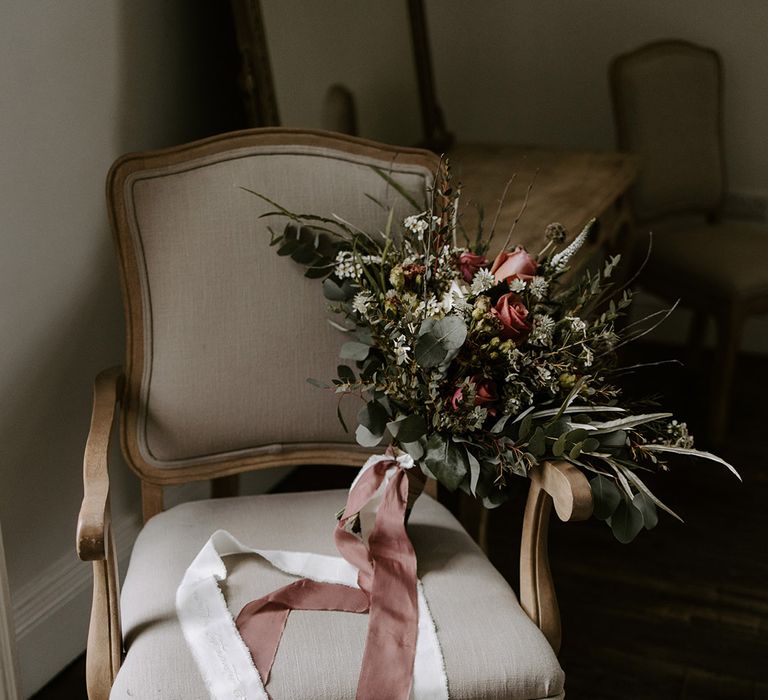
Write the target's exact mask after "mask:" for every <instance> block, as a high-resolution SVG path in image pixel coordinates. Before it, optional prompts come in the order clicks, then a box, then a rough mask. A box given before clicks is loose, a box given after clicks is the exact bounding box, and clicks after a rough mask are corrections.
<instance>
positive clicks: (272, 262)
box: [77, 128, 592, 700]
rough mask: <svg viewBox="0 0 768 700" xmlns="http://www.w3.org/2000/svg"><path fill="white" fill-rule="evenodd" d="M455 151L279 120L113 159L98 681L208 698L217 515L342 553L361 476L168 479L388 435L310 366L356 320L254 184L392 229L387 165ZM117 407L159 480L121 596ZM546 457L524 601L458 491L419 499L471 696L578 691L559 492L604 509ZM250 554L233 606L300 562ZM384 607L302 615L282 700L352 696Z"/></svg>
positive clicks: (535, 476)
mask: <svg viewBox="0 0 768 700" xmlns="http://www.w3.org/2000/svg"><path fill="white" fill-rule="evenodd" d="M439 163H440V161H439V158H438V157H437V156H436V155H435V154H432V153H429V152H427V151H423V150H418V149H408V148H401V147H393V146H387V145H384V144H377V143H373V142H370V141H365V140H362V139H354V138H351V137H347V136H343V135H340V134H330V133H324V132H317V131H306V130H293V129H280V128H275V129H254V130H248V131H242V132H235V133H231V134H221V135H218V136H214V137H211V138H209V139H205V140H203V141H199V142H196V143H192V144H185V145H181V146H177V147H174V148H170V149H167V150H164V151H155V152H145V153H136V154H128V155H126V156H123V157H122V158H120V159H119V160H118V161H117V162H116V163H115V165H114V166H113V167H112V169H111V171H110V174H109V177H108V181H107V198H108V205H109V214H110V220H111V223H112V228H113V231H114V234H115V241H116V246H117V253H118V260H119V264H120V271H121V279H122V283H123V292H124V302H125V312H126V335H127V353H126V355H127V356H126V362H125V366H124V367H114V368H110V369H108V370H105V371H103V372H101V373H100V374H99V375H98V377H97V378H96V382H95V385H94V410H93V414H92V421H91V428H90V431H89V435H88V439H87V442H86V449H85V457H84V468H83V480H84V497H83V503H82V506H81V510H80V516H79V519H78V535H77V546H78V554H79V556H80V557H81V558H82V559H84V560H89V561H92V563H93V573H94V588H93V591H94V593H93V605H92V614H91V624H90V629H89V638H88V653H87V658H86V683H87V687H88V696H89V698H90V699H91V700H106V699H107V698H108V697H110V696H111V697H114V698H123V699H126V698H140V699H141V700H146V699H149V698H162V699H163V700H177V699H178V700H181V699H184V700H189V699H195V698H204V697H205V689H204V688H203V687H202V685H201V680H200V678H199V675H198V673H197V671H196V669H195V666H194V664H193V662H192V657H191V655H190V652H189V650H188V648H187V645H186V643H185V642H184V639H183V638H182V635H181V633H180V628H179V625H178V622H177V618H176V612H175V608H174V596H175V591H176V589H177V587H178V585H179V583H180V581H181V577H182V574H183V573H184V571H185V570H186V568H187V567H188V566H189V564H190V563H191V562H192V560H193V559H194V557H195V556H196V554H197V552H198V551H199V550H200V548H201V547H202V546H203V544H204V543H205V542H206V541H207V539H208V538H209V537H210V536H211V534H213V532H214V531H216V530H218V529H227V530H229V531H230V532H232V534H234V535H235V536H236V537H237V538H239V539H240V540H241V541H242V542H243V543H244V544H246V545H248V546H251V547H255V548H264V549H275V548H284V549H291V550H304V551H312V552H319V553H333V552H334V546H333V537H332V532H333V527H334V524H335V521H334V518H333V514H334V513H335V512H336V511H337V510H338V509H339V508H340V507H341V506H342V505H343V504H344V500H345V499H344V494H343V493H341V492H333V493H327V492H326V493H317V494H307V493H300V494H286V495H279V496H278V495H272V496H257V497H243V498H241V499H226V500H220V499H217V500H211V501H200V502H195V503H188V504H184V505H181V506H177V507H175V508H173V509H171V510H169V511H167V512H162V511H163V490H164V489H165V488H166V487H167V486H171V485H175V484H183V483H187V482H189V481H195V480H203V479H206V480H211V481H212V493H213V494H214V495H236V492H237V489H236V488H233V485H234V483H235V479H231V478H229V477H231V476H236V475H237V474H239V473H241V472H244V471H247V470H252V469H266V468H272V467H281V466H298V465H318V468H320V465H324V464H326V465H344V466H351V467H359V466H360V465H361V464H362V463H363V462H364V461H365V458H366V456H367V455H366V454H365V452H364V451H363V452H361V449H360V448H358V447H357V446H356V445H355V444H354V441H353V440H351V439H350V436H349V435H346V434H344V433H343V432H342V431H341V430H340V428H339V426H338V423H337V420H336V415H335V408H336V400H337V397H336V396H334V394H333V392H331V391H321V390H319V389H317V388H315V387H313V386H311V385H309V384H307V382H306V379H307V378H308V377H314V378H317V379H321V380H325V381H328V380H330V379H332V378H333V377H334V376H336V366H337V364H338V362H339V360H338V352H339V347H340V344H341V342H343V340H344V337H343V336H342V335H341V334H340V333H339V332H337V331H335V330H333V329H332V328H331V327H330V326H329V325H328V323H327V320H326V319H327V313H326V303H325V300H324V299H323V296H322V294H321V290H320V283H319V282H318V281H316V280H307V279H305V278H304V277H303V276H302V270H301V269H300V268H299V266H298V265H297V264H296V263H294V262H293V261H292V260H290V259H289V258H284V257H279V256H277V255H276V254H275V252H276V251H275V250H274V248H270V247H269V245H268V241H269V232H268V230H267V225H268V224H269V223H272V224H273V225H274V226H275V227H276V229H277V230H281V228H282V226H284V224H285V221H284V220H282V221H280V220H274V219H264V218H260V217H261V215H262V214H264V213H265V212H267V211H268V210H269V209H271V208H273V207H272V206H271V205H269V204H267V203H265V202H263V201H260V200H259V199H258V198H257V197H254V196H253V195H251V194H248V193H247V192H245V191H244V190H243V189H242V188H243V187H247V188H250V189H253V190H255V191H258V192H261V193H262V194H263V195H265V196H267V197H270V198H272V199H274V200H275V201H276V202H279V203H280V204H281V205H283V206H286V207H288V208H290V209H294V210H295V211H297V212H298V213H319V214H322V215H325V216H331V215H334V214H337V215H339V216H341V217H343V218H344V219H345V220H347V221H349V222H350V223H351V225H353V226H359V227H360V228H362V229H364V230H366V231H373V232H375V231H376V229H377V227H381V226H383V225H384V222H385V220H386V214H387V212H386V210H382V209H381V208H380V205H379V204H378V203H377V202H376V201H374V200H378V201H380V202H382V203H384V204H385V205H386V204H387V203H390V202H393V203H395V204H396V212H395V217H396V218H397V219H401V218H402V217H403V216H405V215H406V214H408V213H410V212H411V211H412V208H411V207H410V206H409V205H407V204H406V203H405V202H404V200H403V199H402V198H400V197H399V196H396V195H395V193H394V191H393V190H394V189H395V188H393V186H392V185H391V184H389V183H388V182H387V181H386V180H384V179H383V178H381V177H379V176H378V175H377V174H376V173H375V172H374V170H373V169H372V168H371V165H374V164H375V165H376V166H378V167H379V168H381V169H382V170H386V171H387V172H388V173H389V174H390V175H391V177H392V178H393V179H394V181H395V182H397V183H398V186H399V187H400V188H402V189H404V190H406V191H407V192H409V193H410V194H411V195H412V197H413V198H414V199H416V200H417V201H418V202H421V201H423V200H424V199H425V195H426V193H427V191H428V189H429V188H430V187H431V185H432V180H433V174H434V173H435V172H436V171H437V169H438V167H439ZM366 194H368V195H370V196H371V197H372V198H373V199H371V198H368V197H366V196H365V195H366ZM417 206H418V205H417ZM349 405H350V408H351V409H352V411H354V410H355V409H356V408H357V406H355V405H354V402H350V403H349ZM118 422H119V427H120V439H121V443H122V448H123V455H124V456H125V458H126V461H127V463H128V464H129V466H130V467H131V468H132V469H133V470H134V472H136V474H137V475H138V476H139V477H140V479H141V493H142V510H143V516H144V521H145V527H144V529H143V530H142V532H141V534H140V535H139V538H138V540H137V542H136V545H135V547H134V550H133V554H132V557H131V563H130V566H129V571H128V574H127V578H126V582H125V588H124V595H123V596H122V606H123V610H122V614H121V610H120V605H119V600H120V596H119V588H120V587H119V576H118V573H117V561H118V555H117V552H116V551H115V548H114V538H113V533H112V529H111V513H110V507H109V501H110V493H109V489H110V479H109V454H110V437H111V435H113V434H114V433H115V432H116V431H114V430H113V427H114V426H115V424H117V423H118ZM382 450H383V447H382ZM531 476H532V481H531V490H530V493H529V497H528V501H527V505H526V515H525V518H524V524H523V530H522V533H521V535H520V539H519V540H518V541H519V542H520V544H521V547H520V553H521V587H520V590H521V599H522V602H523V607H521V606H520V604H519V603H518V601H517V599H516V598H515V595H514V593H513V591H512V590H511V589H510V588H509V586H508V585H507V583H506V582H505V581H504V579H503V578H502V577H501V576H500V575H499V573H498V572H497V571H496V570H495V569H494V568H493V567H492V566H491V564H490V563H489V562H488V560H487V559H486V558H485V557H484V556H483V554H482V553H481V551H480V550H479V549H478V548H477V547H476V546H475V545H474V544H473V543H472V541H471V539H470V538H469V536H468V535H467V534H466V533H465V532H464V531H463V530H462V529H461V527H460V525H459V524H458V523H457V522H456V520H454V519H453V517H452V516H451V515H449V513H448V512H447V511H446V510H445V509H444V508H443V507H442V506H439V505H438V504H437V503H435V502H433V501H431V500H430V499H429V498H427V497H426V496H424V497H422V499H420V501H419V502H418V503H417V506H416V509H415V511H414V514H413V517H412V524H411V534H412V537H413V540H414V544H415V546H416V550H417V553H418V557H419V567H420V572H421V576H422V577H423V581H424V588H425V592H426V596H427V599H428V600H429V604H430V605H431V607H432V613H433V616H434V619H435V622H436V624H437V634H438V637H439V639H440V642H441V644H442V646H443V652H444V654H445V661H446V664H447V674H448V678H449V681H450V684H451V697H452V698H456V699H457V700H461V699H462V698H476V699H477V700H480V699H481V698H482V699H487V698H490V699H494V698H507V699H508V700H535V699H538V698H559V697H562V692H563V672H562V670H561V669H560V667H559V665H558V663H557V660H556V658H555V653H554V652H553V647H554V648H555V649H556V648H558V647H559V642H560V620H559V614H558V609H557V601H556V598H555V594H554V585H553V582H552V577H551V572H550V569H549V563H548V558H547V549H546V548H547V526H546V523H547V521H548V518H549V513H550V508H551V506H552V503H553V501H554V503H555V510H556V512H557V514H558V516H559V517H561V518H562V519H566V520H568V519H584V518H586V517H588V516H589V515H590V513H591V512H592V502H591V491H590V488H589V484H588V482H587V480H586V477H585V476H584V475H583V474H582V473H581V472H579V471H578V470H577V469H576V468H575V467H573V466H572V465H568V464H564V463H548V462H545V463H542V464H541V465H538V466H537V468H536V469H535V470H534V471H533V472H532V475H531ZM431 483H432V485H434V482H431ZM512 534H513V533H511V535H512ZM514 534H516V533H514ZM514 539H517V538H516V537H513V536H511V537H510V542H511V543H512V541H513V540H514ZM515 545H516V543H515ZM511 546H512V545H511ZM231 559H232V561H231V578H230V579H229V580H228V581H227V582H226V584H225V591H224V592H225V594H226V596H227V599H228V601H229V604H230V606H231V609H232V611H233V612H237V611H239V609H240V608H241V606H242V605H243V604H245V603H246V602H247V601H249V600H252V599H253V598H255V597H257V596H259V595H261V594H262V593H265V592H268V591H270V590H273V589H274V588H276V587H277V586H279V585H280V584H281V583H282V582H283V581H285V579H286V577H285V576H284V575H282V574H279V573H278V572H275V571H274V570H271V569H270V568H269V567H268V566H267V565H265V564H263V563H259V562H258V561H257V560H256V559H255V558H254V557H239V558H235V557H233V558H231ZM523 608H524V609H523ZM525 611H527V614H526V612H525ZM367 620H368V618H367V616H357V615H350V614H347V613H333V612H330V613H313V612H300V613H297V614H293V615H291V621H290V623H289V626H288V629H287V632H286V637H285V641H284V642H283V644H282V645H281V647H280V652H279V656H278V659H277V661H276V664H275V666H274V670H273V681H272V683H271V685H270V689H271V690H272V692H273V693H274V697H275V700H278V699H279V698H294V699H295V700H308V699H315V698H317V699H318V700H319V698H323V699H324V700H332V699H333V698H338V699H340V698H350V697H353V696H354V688H355V684H356V680H357V674H358V671H359V667H360V660H361V655H362V652H363V640H364V638H365V630H366V626H367ZM537 625H538V627H537ZM123 632H124V634H123ZM545 635H546V636H545ZM547 640H549V641H547ZM121 642H124V645H123V643H121ZM123 647H124V648H125V651H126V652H127V656H126V657H125V663H124V665H122V667H121V662H122V658H123V651H124V648H123ZM113 689H114V692H112V690H113ZM382 698H386V689H383V695H382Z"/></svg>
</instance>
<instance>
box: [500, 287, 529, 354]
mask: <svg viewBox="0 0 768 700" xmlns="http://www.w3.org/2000/svg"><path fill="white" fill-rule="evenodd" d="M491 313H492V314H493V315H494V316H495V317H496V318H498V319H499V321H501V333H500V334H499V335H500V336H501V337H502V338H504V340H511V341H513V342H514V343H515V345H520V343H522V342H523V341H524V340H525V339H526V338H527V337H528V334H529V333H530V332H531V324H530V323H529V322H528V320H527V319H528V309H526V308H525V305H524V304H523V302H522V301H521V300H520V297H519V296H518V295H517V294H515V293H514V292H509V293H507V294H503V295H502V296H500V297H499V300H498V301H497V302H496V306H495V307H494V308H492V309H491Z"/></svg>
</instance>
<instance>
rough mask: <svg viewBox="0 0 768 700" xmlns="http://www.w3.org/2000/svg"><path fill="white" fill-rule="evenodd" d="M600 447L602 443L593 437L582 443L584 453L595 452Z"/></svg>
mask: <svg viewBox="0 0 768 700" xmlns="http://www.w3.org/2000/svg"><path fill="white" fill-rule="evenodd" d="M599 447H600V442H599V441H598V440H596V439H595V438H593V437H588V438H585V439H584V442H582V443H581V450H582V452H594V451H595V450H596V449H598V448H599Z"/></svg>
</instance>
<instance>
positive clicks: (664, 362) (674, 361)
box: [608, 359, 683, 374]
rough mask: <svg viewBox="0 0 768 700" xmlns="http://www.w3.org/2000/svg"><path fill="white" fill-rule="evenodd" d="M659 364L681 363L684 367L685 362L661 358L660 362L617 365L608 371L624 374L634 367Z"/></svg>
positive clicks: (656, 365)
mask: <svg viewBox="0 0 768 700" xmlns="http://www.w3.org/2000/svg"><path fill="white" fill-rule="evenodd" d="M659 365H680V366H681V367H682V366H683V363H682V362H680V360H676V359H670V360H659V361H658V362H638V363H637V364H636V365H628V366H626V367H616V368H615V369H610V370H608V373H610V374H624V372H629V371H630V370H633V369H640V368H641V367H658V366H659Z"/></svg>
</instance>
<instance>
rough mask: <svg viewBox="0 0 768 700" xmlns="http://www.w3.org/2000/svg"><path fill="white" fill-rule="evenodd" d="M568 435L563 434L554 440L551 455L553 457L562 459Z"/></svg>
mask: <svg viewBox="0 0 768 700" xmlns="http://www.w3.org/2000/svg"><path fill="white" fill-rule="evenodd" d="M567 437H568V435H567V434H566V433H563V434H562V435H561V436H560V437H559V438H557V440H555V444H554V445H552V454H553V455H554V456H555V457H562V456H563V453H564V452H565V441H566V439H567Z"/></svg>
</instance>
